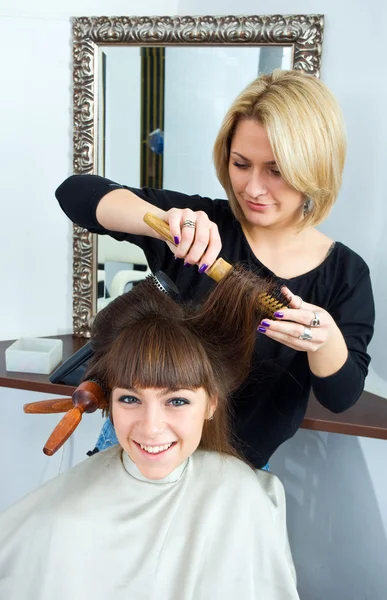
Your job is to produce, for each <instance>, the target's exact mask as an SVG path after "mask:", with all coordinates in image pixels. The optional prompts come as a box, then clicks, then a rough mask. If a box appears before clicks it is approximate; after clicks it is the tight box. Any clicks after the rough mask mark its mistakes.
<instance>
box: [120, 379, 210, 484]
mask: <svg viewBox="0 0 387 600" xmlns="http://www.w3.org/2000/svg"><path fill="white" fill-rule="evenodd" d="M111 408H112V416H113V421H114V427H115V430H116V434H117V438H118V441H119V443H120V445H121V446H122V448H123V449H124V450H125V452H126V453H127V454H128V455H129V456H130V458H131V459H132V461H133V462H134V463H135V464H136V466H137V467H138V469H139V470H140V471H141V473H142V474H143V475H144V477H146V478H147V479H155V480H156V479H163V478H164V477H167V476H168V475H169V474H170V473H172V471H174V469H176V468H177V467H178V466H179V465H181V464H182V463H183V462H184V461H185V460H186V459H187V458H188V457H189V456H190V455H191V454H192V453H193V452H194V451H195V450H196V449H197V447H198V445H199V443H200V440H201V436H202V430H203V425H204V421H205V419H208V418H209V417H210V416H211V415H212V413H213V412H214V409H215V406H214V402H210V401H209V399H208V395H207V393H206V392H205V390H204V389H203V388H199V389H194V390H192V389H189V390H188V389H187V390H176V391H171V390H163V389H160V388H136V389H124V388H115V389H113V392H112V399H111Z"/></svg>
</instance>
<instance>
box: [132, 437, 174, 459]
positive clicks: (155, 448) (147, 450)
mask: <svg viewBox="0 0 387 600" xmlns="http://www.w3.org/2000/svg"><path fill="white" fill-rule="evenodd" d="M133 441H134V443H135V444H136V445H137V446H138V447H139V449H140V450H141V451H142V452H143V453H144V454H146V455H148V456H156V455H160V454H165V453H166V452H168V450H169V449H170V448H172V447H173V446H174V445H175V444H176V443H177V442H167V443H166V444H155V445H152V446H148V445H147V444H141V443H140V442H136V441H135V440H133Z"/></svg>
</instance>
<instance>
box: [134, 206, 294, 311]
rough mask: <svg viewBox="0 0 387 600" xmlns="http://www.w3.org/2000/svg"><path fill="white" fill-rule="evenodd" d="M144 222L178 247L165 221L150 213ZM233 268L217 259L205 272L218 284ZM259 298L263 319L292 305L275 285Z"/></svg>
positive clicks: (221, 259)
mask: <svg viewBox="0 0 387 600" xmlns="http://www.w3.org/2000/svg"><path fill="white" fill-rule="evenodd" d="M143 220H144V222H145V223H146V224H147V225H149V227H151V228H152V229H153V231H156V232H157V233H159V234H160V235H162V236H163V238H164V239H165V240H167V241H168V242H170V243H171V244H173V245H174V246H176V244H175V241H174V239H173V237H172V235H171V232H170V230H169V225H168V223H166V221H163V220H162V219H160V218H159V217H157V216H156V215H154V214H152V213H149V212H148V213H146V214H145V215H144V218H143ZM233 268H234V267H233V265H231V264H230V263H228V262H227V261H226V260H224V259H223V258H217V259H216V261H215V262H214V264H213V265H212V266H211V267H210V268H209V269H207V270H206V271H205V274H206V275H207V276H208V277H211V279H213V280H214V281H216V282H217V283H218V282H219V281H220V280H221V279H223V277H225V276H226V275H227V274H228V273H231V272H232V270H233ZM164 277H166V276H165V275H164ZM257 277H259V275H257ZM169 281H170V280H169ZM173 285H174V284H173ZM258 298H259V305H260V308H261V309H262V312H263V318H269V319H274V318H275V316H274V313H275V312H277V311H279V310H281V309H282V308H287V307H288V306H289V304H290V300H289V299H288V298H287V297H286V296H285V294H283V293H282V291H281V287H280V286H279V285H275V284H274V283H273V284H272V285H271V290H270V294H269V293H268V292H264V293H262V294H259V296H258Z"/></svg>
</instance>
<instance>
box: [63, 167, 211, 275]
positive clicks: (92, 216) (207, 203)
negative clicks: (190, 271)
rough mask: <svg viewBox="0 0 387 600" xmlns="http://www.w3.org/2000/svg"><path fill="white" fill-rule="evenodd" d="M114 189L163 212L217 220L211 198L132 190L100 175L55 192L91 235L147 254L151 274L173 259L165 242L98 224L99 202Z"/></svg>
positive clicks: (67, 182)
mask: <svg viewBox="0 0 387 600" xmlns="http://www.w3.org/2000/svg"><path fill="white" fill-rule="evenodd" d="M114 189H127V190H129V191H131V192H133V193H134V194H136V196H139V197H140V198H142V199H143V200H145V201H147V202H149V203H150V204H153V205H154V206H157V207H158V208H161V209H162V210H169V209H170V208H173V207H175V208H190V209H192V210H195V211H198V210H202V211H204V212H205V213H206V214H207V215H208V217H209V218H210V219H211V220H215V215H214V211H215V210H216V208H217V206H218V204H217V202H216V201H215V202H214V201H212V200H211V199H210V198H203V197H201V196H189V195H187V194H181V193H179V192H173V191H169V190H156V189H152V188H142V189H137V188H131V187H128V186H125V185H120V184H118V183H116V182H114V181H111V180H110V179H106V178H105V177H100V176H99V175H72V176H71V177H68V179H66V180H65V181H64V182H63V183H62V184H61V185H60V186H59V187H58V189H57V190H56V192H55V195H56V198H57V200H58V202H59V204H60V207H61V208H62V210H63V211H64V213H65V214H66V215H67V216H68V218H69V219H70V220H71V221H72V222H73V223H75V224H76V225H79V226H80V227H84V228H85V229H87V230H88V231H90V232H91V233H98V234H100V235H110V236H111V237H113V238H114V239H116V240H118V241H119V242H121V241H127V242H131V243H132V244H136V246H139V247H140V248H141V249H142V250H143V251H144V253H145V256H146V258H147V260H148V263H149V266H150V268H151V270H152V271H157V270H158V269H163V270H165V269H167V268H168V265H169V264H170V262H171V260H172V259H173V255H172V253H171V251H170V250H169V248H168V246H167V245H166V244H165V243H164V242H162V241H161V240H157V239H155V238H152V237H147V236H141V235H133V234H129V233H122V232H118V231H109V230H107V229H105V228H104V227H102V226H101V225H100V224H99V223H98V221H97V217H96V211H97V206H98V203H99V201H100V200H101V198H103V197H104V196H105V195H106V194H108V193H109V192H111V191H112V190H114ZM220 202H222V201H220Z"/></svg>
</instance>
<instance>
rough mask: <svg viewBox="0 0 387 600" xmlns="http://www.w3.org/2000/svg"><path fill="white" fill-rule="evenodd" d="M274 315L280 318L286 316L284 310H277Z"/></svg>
mask: <svg viewBox="0 0 387 600" xmlns="http://www.w3.org/2000/svg"><path fill="white" fill-rule="evenodd" d="M274 316H275V317H278V318H279V319H282V317H283V316H284V313H283V312H280V311H278V312H275V313H274Z"/></svg>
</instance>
